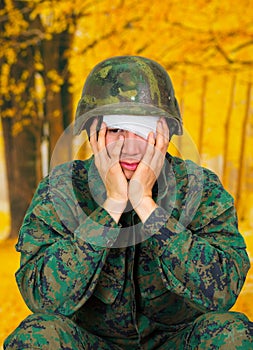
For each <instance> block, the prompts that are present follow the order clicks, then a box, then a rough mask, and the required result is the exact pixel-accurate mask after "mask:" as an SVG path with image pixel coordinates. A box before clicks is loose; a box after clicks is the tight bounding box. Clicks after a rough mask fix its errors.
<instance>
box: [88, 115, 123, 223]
mask: <svg viewBox="0 0 253 350" xmlns="http://www.w3.org/2000/svg"><path fill="white" fill-rule="evenodd" d="M97 124H98V120H97V119H95V120H94V121H93V123H92V125H91V128H90V144H91V148H92V151H93V153H94V158H95V165H96V167H97V169H98V172H99V174H100V176H101V178H102V180H103V182H104V185H105V188H106V193H107V199H106V201H105V202H104V205H103V207H104V209H105V210H107V211H108V213H109V214H110V215H111V216H112V217H113V219H114V220H115V221H116V222H118V221H119V219H120V217H121V214H122V213H123V211H124V209H125V207H126V205H127V201H128V183H127V180H126V177H125V175H124V173H123V171H122V169H121V166H120V163H119V157H120V153H121V149H122V146H123V143H124V137H123V136H120V137H119V140H118V141H117V142H115V143H114V144H110V145H109V148H110V153H109V152H108V149H107V148H106V144H105V135H106V124H105V123H102V125H101V128H100V130H99V132H98V139H97V131H96V128H97Z"/></svg>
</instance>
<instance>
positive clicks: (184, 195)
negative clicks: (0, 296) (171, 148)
mask: <svg viewBox="0 0 253 350" xmlns="http://www.w3.org/2000/svg"><path fill="white" fill-rule="evenodd" d="M104 198H105V191H104V186H103V184H102V180H101V178H100V177H99V174H98V172H97V171H96V168H95V165H94V161H93V158H91V159H89V160H86V161H80V160H76V161H73V162H70V163H66V164H62V165H60V166H57V167H56V168H55V169H53V171H52V172H51V173H50V175H49V176H47V177H46V178H45V179H43V180H42V182H41V183H40V185H39V187H38V189H37V191H36V193H35V196H34V198H33V201H32V203H31V205H30V208H29V209H28V211H27V213H26V216H25V219H24V222H23V225H22V227H21V230H20V235H19V240H18V243H17V246H16V248H17V250H18V251H19V252H21V266H20V269H19V270H18V271H17V273H16V278H17V283H18V286H19V288H20V291H21V293H22V295H23V298H24V300H25V302H26V303H27V305H28V307H29V308H30V309H31V310H32V311H33V312H44V313H45V312H50V313H61V314H64V315H67V316H69V317H72V318H73V319H75V320H76V322H78V323H79V324H81V325H82V326H83V327H85V328H86V329H87V330H89V331H91V332H93V333H95V334H97V335H100V336H101V337H106V338H108V339H112V338H113V339H121V340H120V341H119V343H120V344H123V343H124V339H125V340H126V341H128V343H129V342H130V341H131V339H132V340H133V341H136V339H140V338H144V337H148V336H149V335H150V334H154V333H155V332H162V331H167V330H170V329H175V327H184V326H185V325H186V324H187V323H189V322H191V321H192V320H194V319H195V318H196V317H197V316H199V315H201V314H203V313H206V312H209V311H226V310H229V309H230V308H231V307H232V306H233V304H234V303H235V301H236V298H237V296H238V294H239V292H240V290H241V288H242V285H243V283H244V280H245V277H246V274H247V271H248V269H249V259H248V256H247V253H246V247H245V243H244V240H243V238H242V236H241V235H240V233H239V232H238V227H237V217H236V212H235V208H234V205H233V199H232V197H231V196H230V195H229V194H228V193H227V192H226V191H225V190H224V188H223V187H222V185H221V183H220V181H219V180H218V178H217V176H216V175H215V174H214V173H212V172H211V171H210V170H207V169H205V168H202V167H200V166H198V165H196V164H195V163H193V162H191V161H183V160H181V159H179V158H176V157H172V156H170V155H169V154H167V157H166V160H165V163H164V167H163V169H162V172H161V174H160V176H159V179H158V181H157V183H156V185H155V186H154V189H153V198H154V199H155V201H156V203H157V204H158V208H157V209H155V210H154V211H153V213H152V214H151V215H150V217H149V218H148V219H147V221H146V222H145V223H144V224H142V223H141V222H140V221H139V219H138V217H137V215H136V214H135V212H134V210H132V209H131V208H128V210H127V211H126V212H125V213H124V214H123V215H122V218H121V220H120V222H119V224H116V222H114V220H113V219H112V217H111V216H110V215H109V214H108V213H107V212H106V211H105V210H104V209H103V208H102V207H101V203H102V202H103V200H104Z"/></svg>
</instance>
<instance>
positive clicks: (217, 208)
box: [143, 172, 250, 312]
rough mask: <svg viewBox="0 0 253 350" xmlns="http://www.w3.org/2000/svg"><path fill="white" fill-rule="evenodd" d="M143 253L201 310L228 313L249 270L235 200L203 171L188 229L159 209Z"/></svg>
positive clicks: (172, 287) (173, 289)
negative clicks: (154, 261)
mask: <svg viewBox="0 0 253 350" xmlns="http://www.w3.org/2000/svg"><path fill="white" fill-rule="evenodd" d="M143 230H144V231H145V235H146V236H147V235H149V236H151V238H149V239H147V240H146V242H145V245H146V247H145V249H146V250H147V254H149V255H150V256H151V257H152V259H156V261H157V263H158V266H159V271H160V274H161V276H162V279H163V281H164V284H165V285H166V287H167V289H168V290H170V291H171V292H173V293H176V294H177V295H180V296H182V297H183V298H186V299H187V300H188V303H189V304H191V305H192V306H194V307H195V308H196V309H198V310H200V311H201V312H206V311H225V310H229V309H230V308H231V307H232V306H233V304H234V303H235V301H236V299H237V296H238V295H239V292H240V290H241V288H242V286H243V283H244V281H245V278H246V274H247V271H248V269H249V267H250V265H249V258H248V255H247V252H246V246H245V242H244V239H243V237H242V236H241V234H240V233H239V231H238V225H237V215H236V211H235V208H234V205H233V199H232V197H231V196H230V195H229V194H228V193H227V192H226V191H225V190H224V188H223V187H222V185H221V183H220V182H219V180H218V178H217V176H216V175H214V174H213V173H212V172H205V183H204V186H203V193H202V198H201V202H200V204H199V207H198V210H197V211H196V214H195V217H194V218H193V220H192V221H191V222H190V223H189V224H188V225H187V226H186V225H183V224H182V222H180V220H179V217H176V215H173V214H169V213H168V212H167V211H166V210H165V209H164V208H162V207H158V208H157V209H156V210H155V211H154V212H153V213H152V214H151V216H150V217H149V218H148V220H147V221H146V223H145V224H144V227H143Z"/></svg>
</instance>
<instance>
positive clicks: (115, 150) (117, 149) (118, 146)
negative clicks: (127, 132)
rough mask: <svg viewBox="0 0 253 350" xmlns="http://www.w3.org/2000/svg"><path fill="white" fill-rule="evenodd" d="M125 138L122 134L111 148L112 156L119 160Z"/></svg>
mask: <svg viewBox="0 0 253 350" xmlns="http://www.w3.org/2000/svg"><path fill="white" fill-rule="evenodd" d="M124 140H125V138H124V136H123V135H120V136H119V139H118V140H117V141H116V142H115V143H114V144H113V146H111V148H110V157H111V158H113V159H114V160H116V161H119V158H120V154H121V150H122V147H123V143H124Z"/></svg>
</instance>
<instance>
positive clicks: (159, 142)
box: [155, 118, 169, 153]
mask: <svg viewBox="0 0 253 350" xmlns="http://www.w3.org/2000/svg"><path fill="white" fill-rule="evenodd" d="M168 146H169V128H168V125H167V123H166V121H165V119H164V118H160V119H159V121H158V122H157V127H156V145H155V147H156V149H158V150H160V151H161V152H162V153H166V151H167V148H168Z"/></svg>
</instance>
